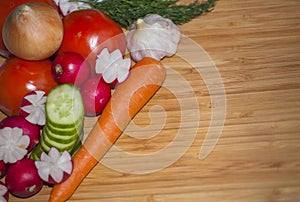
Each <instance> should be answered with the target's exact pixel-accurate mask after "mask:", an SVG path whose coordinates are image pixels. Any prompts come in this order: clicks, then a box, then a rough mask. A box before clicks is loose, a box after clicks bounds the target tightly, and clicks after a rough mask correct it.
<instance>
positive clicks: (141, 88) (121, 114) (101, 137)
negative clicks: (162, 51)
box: [49, 58, 166, 202]
mask: <svg viewBox="0 0 300 202" xmlns="http://www.w3.org/2000/svg"><path fill="white" fill-rule="evenodd" d="M165 75H166V70H165V68H164V67H163V65H162V64H161V63H160V62H159V61H157V60H155V59H152V58H144V59H143V60H141V61H139V62H138V63H136V64H135V65H134V67H133V68H132V70H131V71H130V74H129V77H128V78H127V80H125V81H124V82H123V83H121V84H120V85H119V86H118V87H117V89H116V90H115V92H114V93H113V95H112V97H111V99H110V101H109V102H108V104H107V105H106V107H105V109H104V110H103V112H102V115H101V116H99V118H98V120H97V122H96V124H95V125H94V127H93V129H92V130H91V131H90V133H89V135H88V136H87V138H86V140H85V142H84V143H83V145H82V146H81V148H80V149H79V150H78V151H77V153H76V154H75V155H74V156H73V158H72V160H73V165H74V168H73V172H72V174H71V175H70V176H69V177H68V179H67V180H66V181H64V182H62V183H60V184H56V185H54V187H53V189H52V191H51V194H50V198H49V202H54V201H55V202H62V201H66V200H67V199H69V198H70V197H71V196H72V194H73V193H74V192H75V190H76V189H77V187H78V186H79V185H80V183H81V182H82V181H83V179H84V178H85V177H86V176H87V175H88V174H89V172H90V171H91V170H92V169H93V168H94V167H95V166H96V165H97V164H98V162H99V161H100V160H101V158H102V157H103V156H104V155H105V154H106V152H107V151H108V150H109V149H110V147H111V146H112V145H113V144H114V143H115V142H116V140H117V139H118V138H119V137H120V135H121V134H122V132H123V131H124V129H125V128H126V126H127V125H128V123H129V122H130V121H131V120H132V119H133V117H134V116H135V115H136V114H137V113H138V112H139V111H140V110H141V108H142V107H143V106H144V105H145V104H146V103H147V102H148V101H149V100H150V99H151V97H152V96H153V95H154V94H155V93H156V91H157V90H158V89H159V88H160V86H161V84H162V82H163V81H164V78H165Z"/></svg>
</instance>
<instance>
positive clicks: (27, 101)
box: [20, 90, 47, 126]
mask: <svg viewBox="0 0 300 202" xmlns="http://www.w3.org/2000/svg"><path fill="white" fill-rule="evenodd" d="M45 94H46V93H45V92H44V91H41V90H36V91H32V92H29V93H27V94H26V95H25V96H24V97H23V99H22V101H21V106H20V114H21V115H22V116H23V117H25V119H26V120H27V121H29V122H30V123H33V124H38V125H40V126H43V125H45V123H46V114H45V103H46V100H47V96H46V95H45Z"/></svg>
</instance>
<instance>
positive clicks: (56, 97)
mask: <svg viewBox="0 0 300 202" xmlns="http://www.w3.org/2000/svg"><path fill="white" fill-rule="evenodd" d="M83 118H84V106H83V101H82V97H81V94H80V91H79V89H78V88H77V87H76V86H74V85H72V84H61V85H58V86H57V87H55V88H54V89H52V90H51V91H50V93H49V94H48V96H47V101H46V121H48V122H50V123H51V125H53V126H55V127H57V128H63V127H67V128H74V127H76V125H77V124H79V123H80V122H82V120H83Z"/></svg>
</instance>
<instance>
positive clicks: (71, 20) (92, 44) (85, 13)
mask: <svg viewBox="0 0 300 202" xmlns="http://www.w3.org/2000/svg"><path fill="white" fill-rule="evenodd" d="M63 24H64V39H63V42H62V45H61V48H60V49H59V53H63V52H77V53H79V54H81V55H82V56H84V57H85V58H87V59H88V61H89V62H90V64H91V68H92V71H94V64H95V59H96V56H97V55H98V54H99V53H100V52H101V50H102V49H103V48H105V47H107V48H108V50H109V51H110V52H112V51H114V50H116V49H120V51H121V52H122V53H124V52H125V49H126V38H125V34H124V32H123V30H122V29H121V27H120V26H119V24H117V23H116V22H115V21H113V20H112V19H111V18H110V17H108V16H107V15H105V14H104V13H102V12H101V11H99V10H94V9H83V10H78V11H74V12H72V13H70V14H69V15H67V16H65V17H64V18H63Z"/></svg>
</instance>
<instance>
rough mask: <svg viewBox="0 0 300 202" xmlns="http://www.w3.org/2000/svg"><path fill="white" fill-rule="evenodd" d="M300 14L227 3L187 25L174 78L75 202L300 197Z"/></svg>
mask: <svg viewBox="0 0 300 202" xmlns="http://www.w3.org/2000/svg"><path fill="white" fill-rule="evenodd" d="M299 10H300V1H298V0H287V1H281V0H245V1H239V0H220V1H219V2H218V4H217V6H216V8H215V10H214V11H213V12H212V13H209V14H207V15H204V16H201V17H199V18H197V19H194V20H192V21H191V22H189V23H187V24H184V25H182V26H180V28H181V31H182V34H183V40H182V41H181V43H180V46H179V53H178V54H177V55H176V56H174V57H172V58H168V59H164V60H163V63H164V64H165V66H166V67H167V69H168V75H167V80H166V83H165V84H164V86H163V87H162V88H161V89H160V90H159V92H158V93H157V94H156V95H155V96H154V97H153V99H152V100H151V101H150V102H149V103H148V104H147V105H146V106H145V108H144V109H143V110H142V111H141V112H140V113H139V114H138V115H137V116H136V117H135V119H134V121H133V122H132V123H131V124H130V126H129V127H128V128H127V130H126V131H125V133H124V134H123V135H122V136H121V138H120V139H119V140H118V141H117V143H116V145H115V147H114V148H113V149H112V150H111V151H109V152H108V154H107V156H106V158H104V159H103V160H102V161H101V162H100V163H99V164H98V165H97V166H96V168H95V169H94V170H93V171H92V172H91V173H90V175H89V176H88V177H87V178H86V179H85V180H84V182H83V183H82V184H81V185H80V187H79V188H78V189H77V191H76V192H75V194H74V195H73V196H72V198H71V199H70V200H69V201H70V202H71V201H82V202H83V201H87V202H92V201H128V202H129V201H172V202H173V201H205V202H209V201H211V202H219V201H220V202H232V201H237V202H250V201H251V202H271V201H288V202H297V201H300V80H299V77H300V12H299ZM1 117H2V118H3V117H4V115H1ZM95 120H96V119H95V118H86V121H85V122H86V124H85V134H87V133H88V131H89V130H90V129H91V127H92V126H93V124H94V122H95ZM50 190H51V188H49V187H44V188H43V189H42V191H41V192H40V193H39V194H37V195H35V196H34V197H32V198H30V199H18V198H15V197H13V196H11V197H10V198H11V201H46V200H47V199H48V197H49V193H50Z"/></svg>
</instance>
